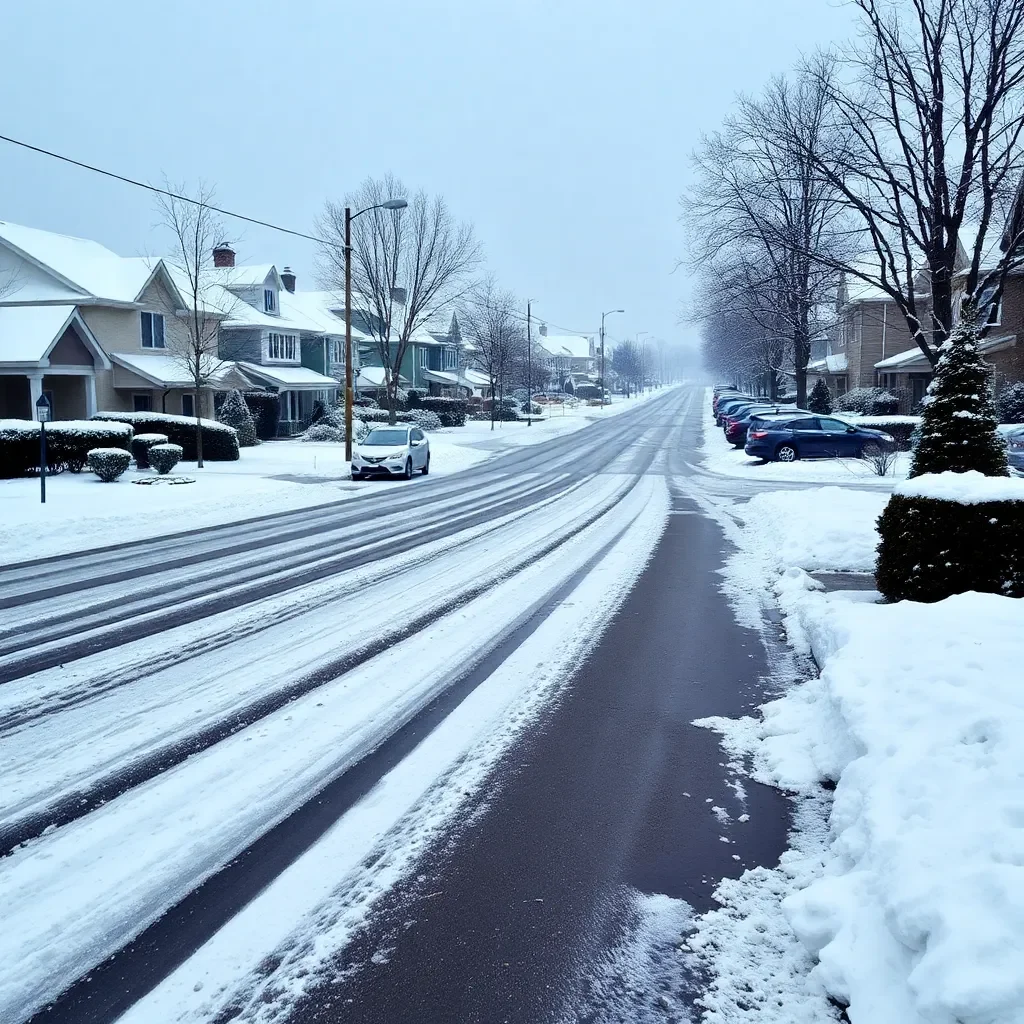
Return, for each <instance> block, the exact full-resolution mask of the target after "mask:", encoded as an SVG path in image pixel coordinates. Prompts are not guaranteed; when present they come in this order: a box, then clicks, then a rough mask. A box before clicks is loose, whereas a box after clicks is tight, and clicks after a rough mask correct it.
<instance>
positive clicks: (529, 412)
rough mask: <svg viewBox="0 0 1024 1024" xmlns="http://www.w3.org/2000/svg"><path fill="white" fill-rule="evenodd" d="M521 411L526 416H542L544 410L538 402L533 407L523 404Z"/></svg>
mask: <svg viewBox="0 0 1024 1024" xmlns="http://www.w3.org/2000/svg"><path fill="white" fill-rule="evenodd" d="M521 411H522V413H523V415H524V416H540V415H541V413H542V412H543V411H544V410H543V409H541V407H540V406H539V405H538V404H537V403H536V402H534V403H533V404H532V405H528V404H527V403H526V402H523V405H522V409H521Z"/></svg>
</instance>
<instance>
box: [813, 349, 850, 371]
mask: <svg viewBox="0 0 1024 1024" xmlns="http://www.w3.org/2000/svg"><path fill="white" fill-rule="evenodd" d="M807 369H808V370H810V371H811V372H812V373H846V370H847V360H846V353H845V352H837V353H835V354H833V355H827V356H825V358H824V359H815V360H814V362H811V363H808V364H807Z"/></svg>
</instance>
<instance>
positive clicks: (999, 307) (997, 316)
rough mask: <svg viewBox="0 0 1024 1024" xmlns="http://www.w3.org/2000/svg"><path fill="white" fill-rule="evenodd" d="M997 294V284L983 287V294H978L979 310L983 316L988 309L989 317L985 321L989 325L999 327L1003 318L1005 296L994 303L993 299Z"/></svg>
mask: <svg viewBox="0 0 1024 1024" xmlns="http://www.w3.org/2000/svg"><path fill="white" fill-rule="evenodd" d="M995 295H996V285H995V283H994V282H993V283H992V284H988V285H986V286H985V287H984V288H982V289H981V294H980V295H979V296H978V310H979V312H980V313H981V315H982V316H985V315H986V314H985V311H986V310H988V318H987V319H986V320H985V323H986V325H987V326H988V327H998V326H999V324H1000V323H1001V322H1002V319H1003V297H1002V296H1000V297H999V301H998V302H995V303H993V301H992V300H993V299H994V298H995Z"/></svg>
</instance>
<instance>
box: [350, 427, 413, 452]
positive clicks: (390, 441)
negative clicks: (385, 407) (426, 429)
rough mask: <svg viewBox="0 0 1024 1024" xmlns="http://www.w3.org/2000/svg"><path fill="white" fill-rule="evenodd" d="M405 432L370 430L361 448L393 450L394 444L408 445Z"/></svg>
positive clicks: (407, 434) (407, 437) (406, 432)
mask: <svg viewBox="0 0 1024 1024" xmlns="http://www.w3.org/2000/svg"><path fill="white" fill-rule="evenodd" d="M408 443H409V432H408V431H407V430H371V431H370V432H369V433H368V434H367V435H366V440H365V441H363V442H362V447H363V448H394V446H395V445H396V444H408Z"/></svg>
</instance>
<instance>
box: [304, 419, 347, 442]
mask: <svg viewBox="0 0 1024 1024" xmlns="http://www.w3.org/2000/svg"><path fill="white" fill-rule="evenodd" d="M301 440H303V441H320V442H324V441H326V442H333V443H335V444H338V443H339V442H341V441H344V440H345V430H344V428H343V427H333V426H331V424H330V423H314V424H313V426H311V427H307V428H306V429H305V431H304V432H303V434H302V438H301Z"/></svg>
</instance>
